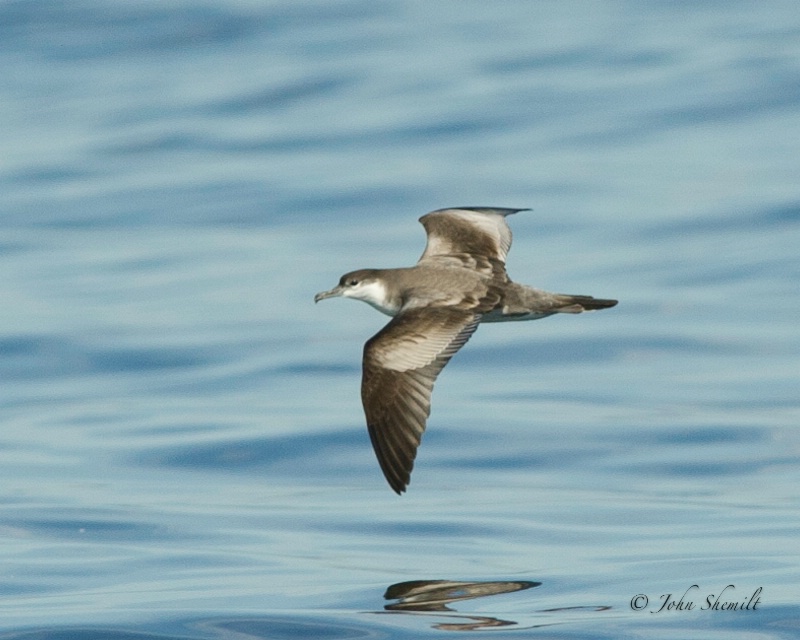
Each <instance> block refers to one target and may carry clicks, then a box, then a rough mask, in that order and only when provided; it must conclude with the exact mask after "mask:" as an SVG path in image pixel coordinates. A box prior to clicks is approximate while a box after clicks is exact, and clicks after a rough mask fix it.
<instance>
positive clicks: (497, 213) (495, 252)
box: [419, 207, 525, 264]
mask: <svg viewBox="0 0 800 640" xmlns="http://www.w3.org/2000/svg"><path fill="white" fill-rule="evenodd" d="M518 211H525V209H500V208H492V207H460V208H455V209H439V210H437V211H431V212H430V213H428V214H425V215H424V216H422V217H421V218H420V219H419V221H420V222H421V223H422V226H423V227H425V231H426V232H427V234H428V244H427V245H426V246H425V251H424V252H423V253H422V257H421V258H420V262H422V261H424V260H430V259H437V258H443V257H444V258H452V257H455V256H463V255H467V256H473V257H475V258H482V259H484V260H491V261H498V262H500V263H502V264H505V261H506V255H508V250H509V249H510V248H511V229H510V228H509V226H508V224H507V223H506V220H505V218H506V216H509V215H511V214H513V213H517V212H518Z"/></svg>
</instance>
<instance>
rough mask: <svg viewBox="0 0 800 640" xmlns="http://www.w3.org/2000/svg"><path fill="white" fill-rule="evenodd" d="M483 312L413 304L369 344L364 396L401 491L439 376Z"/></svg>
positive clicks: (392, 480)
mask: <svg viewBox="0 0 800 640" xmlns="http://www.w3.org/2000/svg"><path fill="white" fill-rule="evenodd" d="M480 318H481V316H480V315H479V314H477V313H475V312H474V311H472V310H469V309H458V308H453V307H424V308H417V309H410V310H408V311H405V312H403V313H401V314H399V315H397V316H395V318H394V319H393V320H392V321H391V322H389V324H387V325H386V326H385V327H384V328H383V329H382V330H381V331H379V332H378V333H377V334H376V335H375V336H373V337H372V338H370V340H369V341H368V342H367V344H366V345H365V346H364V360H363V378H362V380H361V400H362V402H363V404H364V413H365V414H366V417H367V427H368V428H369V435H370V439H371V440H372V446H373V448H374V449H375V454H376V455H377V457H378V462H379V463H380V465H381V469H382V470H383V474H384V475H385V476H386V480H387V481H388V482H389V484H390V485H391V487H392V489H394V490H395V491H396V492H397V493H402V492H403V491H404V490H405V488H406V485H408V482H409V480H410V478H411V469H412V468H413V466H414V458H415V456H416V454H417V447H418V446H419V443H420V440H421V438H422V433H423V432H424V431H425V423H426V421H427V419H428V415H429V414H430V407H431V392H432V391H433V383H434V382H435V381H436V376H438V375H439V372H440V371H441V370H442V368H443V367H444V366H445V365H446V364H447V363H448V362H449V360H450V358H452V357H453V354H455V352H456V351H458V350H459V349H460V348H461V347H462V346H464V344H465V343H466V342H467V340H469V338H470V336H471V335H472V334H473V333H474V332H475V329H476V328H477V327H478V323H479V322H480Z"/></svg>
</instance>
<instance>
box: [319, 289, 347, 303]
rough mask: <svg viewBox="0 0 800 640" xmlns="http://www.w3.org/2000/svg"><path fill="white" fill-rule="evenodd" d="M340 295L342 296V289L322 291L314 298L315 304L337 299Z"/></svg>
mask: <svg viewBox="0 0 800 640" xmlns="http://www.w3.org/2000/svg"><path fill="white" fill-rule="evenodd" d="M340 295H342V287H341V286H337V287H334V288H333V289H331V290H330V291H320V292H319V293H318V294H317V295H315V296H314V302H319V301H320V300H324V299H325V298H335V297H337V296H340Z"/></svg>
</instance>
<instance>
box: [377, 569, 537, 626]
mask: <svg viewBox="0 0 800 640" xmlns="http://www.w3.org/2000/svg"><path fill="white" fill-rule="evenodd" d="M540 584H542V583H541V582H530V581H528V580H516V581H504V582H455V581H452V580H412V581H410V582H398V583H397V584H393V585H391V586H390V587H389V588H388V589H386V593H385V594H384V596H383V597H384V598H385V599H387V600H397V602H394V603H392V604H387V605H386V606H384V609H385V610H386V611H387V612H393V613H400V612H403V613H419V614H425V613H434V612H435V613H440V612H443V611H449V612H452V611H454V610H453V609H451V608H450V607H448V606H447V605H449V604H452V603H453V602H458V601H460V600H470V599H472V598H482V597H485V596H493V595H498V594H501V593H513V592H515V591H523V590H524V589H530V588H531V587H538V586H539V585H540ZM448 618H451V619H462V620H463V622H441V623H437V624H434V625H432V626H433V628H434V629H439V630H441V631H474V630H476V629H482V628H488V627H508V626H513V625H516V624H517V622H515V621H513V620H502V619H500V618H496V617H493V616H468V615H457V616H448Z"/></svg>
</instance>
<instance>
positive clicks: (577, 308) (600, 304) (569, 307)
mask: <svg viewBox="0 0 800 640" xmlns="http://www.w3.org/2000/svg"><path fill="white" fill-rule="evenodd" d="M556 298H557V299H558V301H559V302H561V303H562V305H561V306H559V307H557V308H556V309H554V311H556V312H558V313H583V312H584V311H596V310H597V309H608V308H609V307H613V306H615V305H616V304H617V302H618V300H609V299H604V298H594V297H592V296H573V295H567V294H564V293H560V294H557V296H556Z"/></svg>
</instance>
